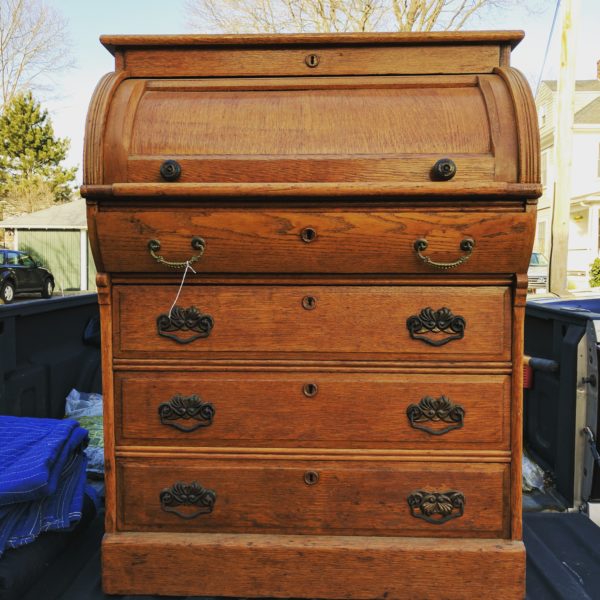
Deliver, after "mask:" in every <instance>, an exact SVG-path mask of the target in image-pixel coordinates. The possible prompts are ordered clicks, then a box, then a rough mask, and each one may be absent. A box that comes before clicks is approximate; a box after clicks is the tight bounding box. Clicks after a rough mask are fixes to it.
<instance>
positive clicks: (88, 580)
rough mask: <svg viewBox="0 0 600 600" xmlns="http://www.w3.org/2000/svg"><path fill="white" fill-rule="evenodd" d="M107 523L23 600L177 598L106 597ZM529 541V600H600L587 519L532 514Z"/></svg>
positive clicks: (597, 547)
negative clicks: (102, 566)
mask: <svg viewBox="0 0 600 600" xmlns="http://www.w3.org/2000/svg"><path fill="white" fill-rule="evenodd" d="M102 517H103V515H101V514H100V515H98V516H97V517H96V518H95V519H94V520H93V521H92V522H91V523H90V525H89V526H88V527H87V528H86V529H85V530H84V531H81V532H80V533H79V534H78V535H75V536H74V537H73V539H72V542H71V543H70V544H69V545H68V547H67V548H65V549H64V550H63V551H62V553H60V554H59V555H58V556H57V557H56V558H55V560H54V561H52V562H51V563H50V564H49V565H48V567H47V569H46V571H45V573H44V574H43V575H42V576H41V577H40V578H39V579H38V581H37V582H36V583H35V584H34V585H33V587H32V588H31V589H30V590H29V591H28V592H27V594H26V595H25V596H22V598H21V600H110V599H115V600H116V599H117V598H120V599H123V600H149V599H150V598H156V600H160V599H165V600H166V599H167V598H175V597H172V596H171V597H166V596H107V595H105V594H103V593H102V589H101V585H100V541H101V539H102V534H103V523H102ZM524 539H525V545H526V548H527V599H528V600H598V599H600V528H599V527H597V526H596V525H594V523H593V522H592V521H590V519H588V518H587V517H586V516H585V515H581V514H577V513H554V512H552V513H527V514H525V515H524ZM224 576H226V574H224ZM193 598H197V597H196V596H194V597H193ZM177 599H178V600H184V599H187V600H192V597H191V596H190V597H182V596H177Z"/></svg>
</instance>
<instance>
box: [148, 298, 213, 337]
mask: <svg viewBox="0 0 600 600" xmlns="http://www.w3.org/2000/svg"><path fill="white" fill-rule="evenodd" d="M214 324H215V322H214V320H213V318H212V317H211V316H210V315H203V314H202V313H201V312H200V311H199V310H198V309H197V308H196V307H195V306H190V308H181V307H180V306H174V307H173V310H172V311H171V313H170V314H169V313H163V314H162V315H159V316H158V317H157V319H156V327H157V329H158V335H161V336H163V337H166V338H169V339H171V340H175V341H176V342H177V343H179V344H189V343H190V342H193V341H194V340H197V339H199V338H206V337H208V336H209V335H210V332H211V331H212V328H213V327H214ZM175 331H193V332H195V335H192V336H190V337H187V338H181V337H178V336H177V335H175V333H173V332H175Z"/></svg>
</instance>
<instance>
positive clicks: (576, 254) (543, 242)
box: [534, 81, 600, 287]
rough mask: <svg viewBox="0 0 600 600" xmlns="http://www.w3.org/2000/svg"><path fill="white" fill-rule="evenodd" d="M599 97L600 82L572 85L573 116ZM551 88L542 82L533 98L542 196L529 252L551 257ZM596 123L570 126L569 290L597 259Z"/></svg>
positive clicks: (581, 283)
mask: <svg viewBox="0 0 600 600" xmlns="http://www.w3.org/2000/svg"><path fill="white" fill-rule="evenodd" d="M599 97H600V81H580V82H577V87H576V92H575V106H574V108H575V111H574V112H575V114H576V113H577V112H578V111H580V110H581V109H583V108H585V107H586V106H588V105H589V104H590V103H591V102H593V101H594V100H596V99H597V98H599ZM556 104H557V94H556V84H555V82H542V84H541V86H540V89H539V91H538V94H537V97H536V105H537V108H538V114H539V124H540V136H541V153H542V157H541V159H542V171H543V180H542V184H543V195H542V197H541V198H540V200H539V203H538V225H537V230H536V238H535V246H534V249H535V250H537V251H539V252H543V253H544V254H545V255H546V256H549V255H550V246H551V235H552V206H553V201H554V188H555V182H556V162H555V146H554V129H555V119H556ZM599 169H600V123H575V124H574V126H573V160H572V173H571V175H572V176H571V222H570V227H569V254H568V260H567V270H568V275H569V280H570V284H571V287H574V286H575V287H586V286H587V282H588V278H589V269H590V265H591V263H592V262H593V261H594V259H595V258H597V257H598V255H599V246H598V236H599V231H598V229H599V223H598V220H599V218H600V215H599V213H600V177H599V176H598V174H599Z"/></svg>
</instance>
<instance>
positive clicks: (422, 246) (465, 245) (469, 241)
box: [413, 238, 475, 270]
mask: <svg viewBox="0 0 600 600" xmlns="http://www.w3.org/2000/svg"><path fill="white" fill-rule="evenodd" d="M428 246H429V243H428V242H427V240H426V239H423V238H420V239H418V240H416V241H415V243H414V244H413V248H414V249H415V252H416V253H417V256H418V257H419V258H420V259H421V260H422V261H423V262H424V263H425V264H426V265H431V266H432V267H434V268H436V269H442V270H447V269H454V268H455V267H458V266H459V265H462V264H463V263H465V262H467V261H468V260H469V258H471V254H472V253H473V248H474V247H475V240H474V239H473V238H464V239H463V240H462V241H461V243H460V249H461V250H462V251H463V252H466V254H464V255H463V256H461V257H459V258H458V259H457V260H455V261H454V262H437V261H435V260H432V259H431V258H429V256H423V254H421V252H423V251H424V250H427V247H428Z"/></svg>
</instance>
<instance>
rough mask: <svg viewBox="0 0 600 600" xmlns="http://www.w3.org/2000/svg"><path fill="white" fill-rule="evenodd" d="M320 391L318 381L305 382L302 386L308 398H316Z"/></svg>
mask: <svg viewBox="0 0 600 600" xmlns="http://www.w3.org/2000/svg"><path fill="white" fill-rule="evenodd" d="M318 391H319V386H318V385H317V384H316V383H305V384H304V385H303V386H302V392H303V393H304V395H305V396H306V397H307V398H314V397H315V396H316V395H317V392H318Z"/></svg>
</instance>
